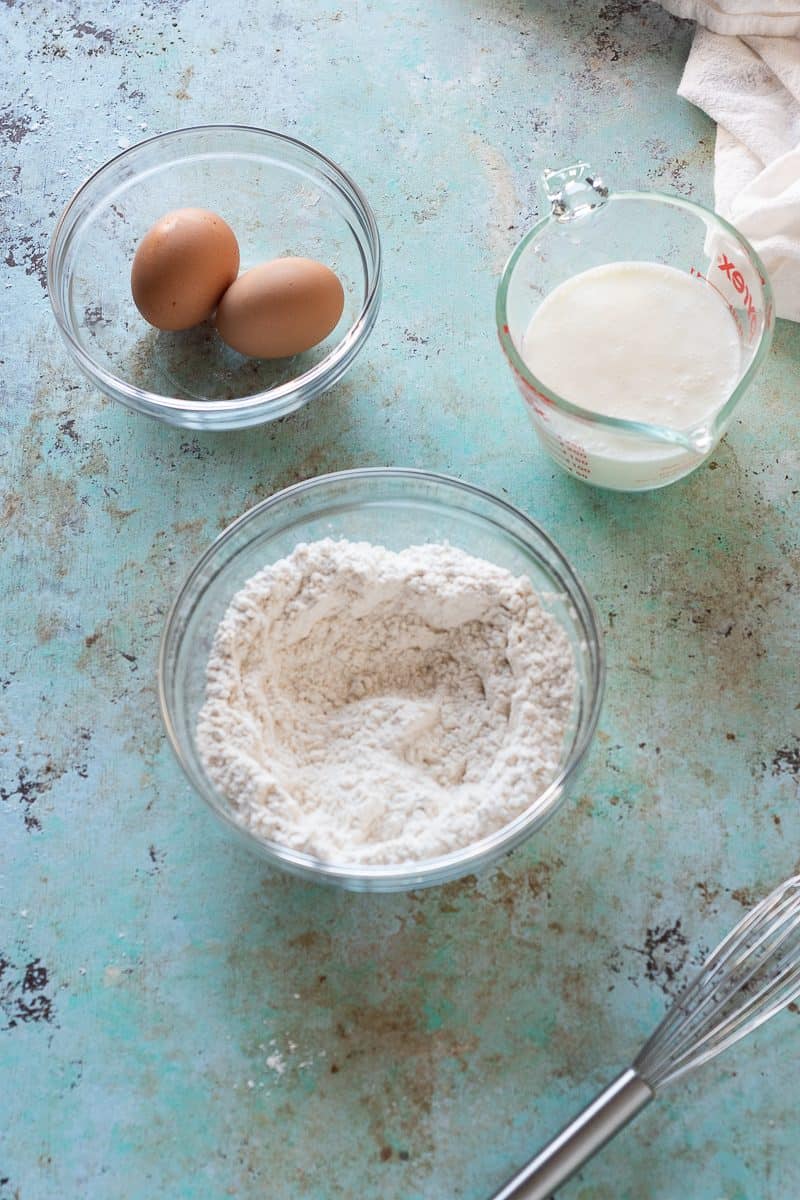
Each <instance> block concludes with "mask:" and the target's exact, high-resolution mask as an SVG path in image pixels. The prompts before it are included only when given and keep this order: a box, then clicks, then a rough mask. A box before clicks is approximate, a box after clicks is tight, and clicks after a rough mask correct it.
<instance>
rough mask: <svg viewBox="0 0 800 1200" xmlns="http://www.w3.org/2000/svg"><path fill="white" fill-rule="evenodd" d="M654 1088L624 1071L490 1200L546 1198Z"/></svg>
mask: <svg viewBox="0 0 800 1200" xmlns="http://www.w3.org/2000/svg"><path fill="white" fill-rule="evenodd" d="M654 1095H655V1092H654V1091H653V1089H652V1088H651V1087H650V1085H649V1083H647V1082H646V1081H645V1080H644V1079H642V1077H641V1075H639V1074H638V1072H637V1071H634V1070H633V1068H631V1069H630V1070H628V1071H623V1073H622V1074H621V1075H620V1076H619V1078H618V1079H615V1080H614V1082H613V1083H612V1084H609V1086H608V1087H607V1088H606V1089H605V1091H604V1092H601V1093H600V1095H599V1096H598V1097H597V1099H596V1100H593V1101H592V1103H591V1104H590V1105H589V1107H588V1108H585V1109H584V1110H583V1112H582V1113H581V1114H580V1115H579V1116H577V1117H576V1118H575V1119H574V1121H570V1123H569V1125H567V1126H566V1127H565V1128H564V1129H562V1130H561V1133H559V1134H558V1136H557V1137H555V1138H554V1139H553V1141H552V1142H550V1144H549V1145H548V1146H546V1147H545V1149H544V1150H542V1151H541V1153H539V1154H537V1155H536V1158H532V1159H531V1161H530V1162H529V1163H528V1164H527V1165H526V1166H524V1167H523V1168H522V1170H521V1171H518V1172H517V1174H516V1175H513V1176H512V1177H511V1179H509V1180H508V1182H507V1183H506V1184H505V1185H504V1186H503V1187H501V1188H500V1191H499V1192H495V1194H494V1195H493V1196H492V1200H549V1198H550V1197H551V1196H552V1194H553V1192H555V1191H556V1189H557V1188H560V1187H561V1185H562V1183H566V1182H567V1180H568V1179H569V1177H570V1176H571V1175H572V1174H573V1173H574V1172H575V1171H577V1170H578V1168H579V1167H581V1166H583V1164H584V1163H585V1162H586V1161H587V1159H589V1158H591V1157H592V1155H593V1154H596V1153H597V1151H598V1150H600V1149H601V1147H603V1146H604V1145H605V1144H606V1142H607V1141H609V1140H610V1139H611V1138H612V1137H613V1136H614V1134H615V1133H619V1131H620V1129H622V1127H623V1126H624V1125H627V1124H628V1121H630V1120H632V1119H633V1117H635V1116H636V1114H637V1113H638V1112H641V1110H642V1109H643V1108H644V1107H645V1105H647V1104H649V1103H650V1101H651V1100H652V1099H653V1096H654Z"/></svg>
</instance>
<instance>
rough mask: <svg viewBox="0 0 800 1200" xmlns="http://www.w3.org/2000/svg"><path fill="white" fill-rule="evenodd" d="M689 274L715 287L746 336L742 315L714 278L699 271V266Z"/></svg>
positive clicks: (737, 326)
mask: <svg viewBox="0 0 800 1200" xmlns="http://www.w3.org/2000/svg"><path fill="white" fill-rule="evenodd" d="M689 274H690V275H694V277H695V279H702V281H703V283H705V284H707V285H708V286H709V287H710V288H713V289H714V291H715V292H716V293H717V295H718V296H719V298H720V300H722V303H723V304H724V305H725V307H726V308H727V310H728V312H729V313H730V314H731V316H732V317H733V319H734V321H735V323H736V328H737V330H738V332H739V336H740V337H744V328H743V326H742V320H741V317H740V316H739V313H738V312H737V310H736V309H735V308H734V307H733V305H732V304H731V302H730V300H729V299H728V297H727V296H726V295H725V293H724V292H721V291H720V289H719V288H718V287H717V285H716V284H715V283H714V282H713V280H711V279H709V278H708V276H707V275H704V274H703V272H702V271H698V269H697V267H690V268H689ZM751 332H753V331H752V330H751Z"/></svg>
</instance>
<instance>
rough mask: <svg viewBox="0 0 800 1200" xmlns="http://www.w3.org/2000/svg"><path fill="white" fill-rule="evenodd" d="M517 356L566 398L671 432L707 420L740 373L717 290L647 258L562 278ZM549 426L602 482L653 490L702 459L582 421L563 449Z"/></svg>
mask: <svg viewBox="0 0 800 1200" xmlns="http://www.w3.org/2000/svg"><path fill="white" fill-rule="evenodd" d="M521 351H522V358H523V360H524V361H525V363H526V365H527V366H528V367H529V368H530V370H531V372H532V373H533V374H534V375H536V376H537V377H538V378H539V379H540V380H541V381H542V382H543V383H544V384H545V385H546V386H547V388H548V389H549V390H550V391H553V392H557V393H558V395H559V396H561V397H562V399H564V400H567V401H571V402H572V403H574V404H579V405H581V406H582V407H583V408H586V409H589V410H590V411H594V412H597V413H599V414H601V415H603V416H606V417H615V418H619V419H621V420H624V421H629V422H646V423H647V424H650V425H661V426H664V427H665V428H666V429H668V430H673V431H676V432H686V431H689V430H691V429H692V427H693V426H695V425H697V424H698V422H702V423H703V424H705V425H711V423H712V422H713V419H714V417H715V416H716V414H717V413H718V412H719V410H720V409H721V408H722V406H723V405H724V404H725V402H726V400H728V398H729V397H730V395H731V393H732V392H733V391H734V389H735V387H736V384H737V382H738V379H739V374H740V367H741V349H740V344H739V333H738V330H737V328H736V323H735V321H734V318H733V315H732V313H731V311H730V309H729V306H728V304H727V303H726V302H725V301H724V300H723V299H722V298H721V296H720V294H719V292H717V291H715V290H714V289H713V288H712V287H711V286H710V285H709V284H708V283H706V282H705V281H704V280H701V279H700V278H699V277H697V276H692V275H689V274H687V273H686V272H683V271H679V270H678V269H677V268H676V267H668V266H664V265H663V264H661V263H652V262H612V263H606V264H605V265H603V266H600V267H592V268H590V269H589V270H588V271H583V272H581V273H580V274H578V275H573V276H572V277H571V278H570V279H567V280H566V282H565V283H562V284H560V285H559V287H557V288H556V289H555V291H553V292H551V293H550V294H549V295H548V296H546V297H545V299H544V300H543V301H542V303H541V304H540V306H539V308H538V309H537V310H536V312H535V313H534V315H533V317H532V319H531V322H530V324H529V325H528V328H527V330H526V331H525V336H524V338H523V341H522V347H521ZM545 416H546V414H545ZM551 424H552V425H553V430H552V437H553V439H554V441H555V443H556V446H555V453H556V454H557V455H559V454H563V455H565V456H566V457H567V458H568V459H569V460H570V461H571V463H572V464H573V465H574V466H575V467H578V468H580V469H581V470H582V472H583V473H584V477H585V478H586V479H591V481H592V482H594V483H597V484H599V485H600V486H605V487H612V488H636V487H643V486H648V485H649V486H653V485H656V486H657V485H658V483H659V482H661V480H662V479H667V478H672V477H673V476H674V473H675V471H676V469H679V468H680V465H681V461H682V460H688V465H689V466H690V467H691V466H694V465H695V464H696V461H697V457H696V455H693V454H692V452H691V451H689V452H687V450H686V449H685V447H681V446H674V445H669V444H666V445H665V444H663V443H661V444H659V443H658V442H652V441H650V440H649V439H647V438H645V439H642V438H641V437H636V436H635V435H634V434H632V433H631V432H630V431H629V430H625V429H623V428H614V427H613V426H609V425H605V424H595V425H593V424H591V423H589V422H583V424H582V427H581V429H580V432H578V431H575V430H573V431H572V432H573V435H574V436H573V437H571V438H567V439H566V441H565V442H564V441H563V435H560V434H559V431H558V422H557V421H551ZM560 437H561V439H562V440H560ZM551 452H552V447H551ZM693 458H694V462H692V459H693Z"/></svg>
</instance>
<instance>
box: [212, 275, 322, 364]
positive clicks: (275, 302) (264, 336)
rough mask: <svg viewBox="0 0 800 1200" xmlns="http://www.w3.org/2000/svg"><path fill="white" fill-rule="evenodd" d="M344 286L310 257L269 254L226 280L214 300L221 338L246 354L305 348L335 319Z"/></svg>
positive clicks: (295, 351)
mask: <svg viewBox="0 0 800 1200" xmlns="http://www.w3.org/2000/svg"><path fill="white" fill-rule="evenodd" d="M343 309H344V289H343V288H342V285H341V283H340V282H339V280H338V279H337V277H336V276H335V275H334V273H333V271H331V270H330V268H329V267H326V266H323V264H322V263H318V262H314V260H313V259H311V258H274V259H272V260H271V261H270V262H265V263H261V264H260V265H259V266H257V267H253V268H252V269H251V270H249V271H245V273H244V275H240V276H239V278H238V279H237V280H236V282H235V283H233V284H231V286H230V287H229V288H228V290H227V292H226V293H225V295H224V296H223V297H222V299H221V300H220V302H219V308H218V309H217V316H216V326H217V329H218V330H219V335H220V337H221V338H222V339H223V341H225V342H227V343H228V345H229V346H231V347H232V348H233V349H234V350H238V351H239V353H240V354H249V355H250V356H251V358H286V357H288V356H289V355H291V354H300V353H302V351H303V350H310V348H311V347H312V346H316V344H317V342H321V341H322V340H323V338H326V337H327V336H328V334H329V333H330V332H331V330H332V329H335V328H336V326H337V324H338V323H339V318H340V317H341V315H342V311H343Z"/></svg>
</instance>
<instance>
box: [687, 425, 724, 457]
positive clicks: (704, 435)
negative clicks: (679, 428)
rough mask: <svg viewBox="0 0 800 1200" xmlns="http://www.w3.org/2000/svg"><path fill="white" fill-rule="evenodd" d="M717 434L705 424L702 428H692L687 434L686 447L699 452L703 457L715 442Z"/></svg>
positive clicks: (696, 452)
mask: <svg viewBox="0 0 800 1200" xmlns="http://www.w3.org/2000/svg"><path fill="white" fill-rule="evenodd" d="M718 436H719V435H718V434H717V433H716V432H715V431H714V430H713V429H709V428H708V427H707V426H704V427H703V428H702V429H693V430H692V432H691V433H689V434H687V444H688V449H690V450H693V451H694V453H695V454H699V455H700V457H701V458H705V456H706V455H707V454H710V452H711V451H712V450H713V449H714V446H715V445H716V444H717V440H718Z"/></svg>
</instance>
